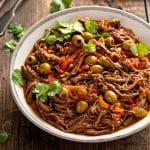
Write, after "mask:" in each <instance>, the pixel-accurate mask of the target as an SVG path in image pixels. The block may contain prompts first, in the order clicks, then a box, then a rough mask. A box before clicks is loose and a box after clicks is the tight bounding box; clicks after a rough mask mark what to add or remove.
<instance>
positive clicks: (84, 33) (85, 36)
mask: <svg viewBox="0 0 150 150" xmlns="http://www.w3.org/2000/svg"><path fill="white" fill-rule="evenodd" d="M82 36H83V37H84V39H85V40H90V39H93V38H94V35H93V34H92V33H90V32H83V33H82Z"/></svg>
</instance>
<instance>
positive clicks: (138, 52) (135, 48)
mask: <svg viewBox="0 0 150 150" xmlns="http://www.w3.org/2000/svg"><path fill="white" fill-rule="evenodd" d="M130 51H131V52H132V53H133V54H134V55H135V56H146V55H147V54H148V53H149V52H150V51H149V47H148V45H147V44H146V43H144V42H139V43H137V44H133V45H132V46H131V47H130Z"/></svg>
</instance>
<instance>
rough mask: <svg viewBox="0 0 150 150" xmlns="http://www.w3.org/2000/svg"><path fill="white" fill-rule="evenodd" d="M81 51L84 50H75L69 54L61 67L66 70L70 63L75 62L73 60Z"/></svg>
mask: <svg viewBox="0 0 150 150" xmlns="http://www.w3.org/2000/svg"><path fill="white" fill-rule="evenodd" d="M81 52H82V50H81V49H79V50H77V51H75V52H74V53H73V54H72V55H71V56H69V57H68V58H66V59H65V60H64V62H63V63H62V65H61V69H62V70H66V68H67V67H68V65H69V64H70V63H71V62H73V61H74V60H75V59H76V58H77V57H78V55H79V54H80V53H81Z"/></svg>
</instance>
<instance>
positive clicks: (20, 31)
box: [8, 22, 26, 39]
mask: <svg viewBox="0 0 150 150" xmlns="http://www.w3.org/2000/svg"><path fill="white" fill-rule="evenodd" d="M8 31H9V32H11V33H13V34H14V35H15V36H16V37H17V38H18V39H20V38H21V37H22V36H23V35H24V34H25V32H26V28H25V27H24V26H23V25H22V24H19V23H17V22H12V23H11V24H10V25H9V26H8Z"/></svg>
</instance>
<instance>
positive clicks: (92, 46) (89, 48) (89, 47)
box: [83, 40, 96, 52]
mask: <svg viewBox="0 0 150 150" xmlns="http://www.w3.org/2000/svg"><path fill="white" fill-rule="evenodd" d="M83 48H84V50H86V51H89V52H95V51H96V46H95V44H94V42H93V41H91V40H89V42H88V43H87V44H84V47H83Z"/></svg>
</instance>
